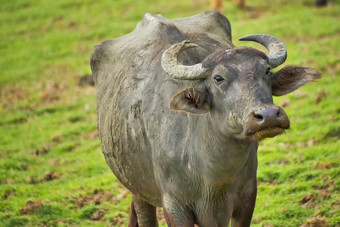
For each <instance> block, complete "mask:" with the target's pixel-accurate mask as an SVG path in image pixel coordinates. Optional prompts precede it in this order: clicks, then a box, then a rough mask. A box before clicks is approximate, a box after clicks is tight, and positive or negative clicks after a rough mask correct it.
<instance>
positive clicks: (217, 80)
mask: <svg viewBox="0 0 340 227" xmlns="http://www.w3.org/2000/svg"><path fill="white" fill-rule="evenodd" d="M214 80H215V82H217V83H219V82H221V81H223V80H224V78H223V77H221V76H219V75H216V76H214Z"/></svg>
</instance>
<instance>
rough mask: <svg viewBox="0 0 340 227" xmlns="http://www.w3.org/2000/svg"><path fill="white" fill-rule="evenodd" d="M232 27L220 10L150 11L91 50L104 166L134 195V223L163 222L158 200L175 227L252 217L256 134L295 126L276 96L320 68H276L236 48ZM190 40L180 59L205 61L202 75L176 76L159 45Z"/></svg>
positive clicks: (263, 135) (311, 77) (235, 222)
mask: <svg viewBox="0 0 340 227" xmlns="http://www.w3.org/2000/svg"><path fill="white" fill-rule="evenodd" d="M212 25H214V26H212ZM230 34H231V30H230V25H229V22H228V20H227V19H226V18H225V17H223V16H222V15H220V14H219V13H216V12H206V13H203V14H200V15H197V16H194V17H191V18H184V19H177V20H169V19H166V18H163V17H161V16H151V15H149V14H146V15H145V16H144V20H143V21H142V22H141V23H140V24H139V25H138V26H137V28H136V30H135V31H134V32H132V33H130V34H128V35H126V36H124V37H121V38H118V39H115V40H109V41H105V42H103V43H102V44H101V45H99V46H97V47H96V49H95V50H94V52H93V54H92V57H91V68H92V71H93V75H94V78H95V83H96V87H97V99H98V129H99V133H100V138H101V142H102V149H103V153H104V156H105V159H106V161H107V163H108V165H109V166H110V168H111V169H112V171H113V172H114V174H115V175H116V176H117V178H118V179H119V180H120V181H121V182H122V184H124V185H125V186H126V187H127V188H128V189H129V190H130V191H131V192H132V193H133V203H132V206H131V213H130V224H129V226H157V220H156V215H155V206H163V208H164V214H165V217H166V221H167V224H168V225H169V226H188V227H189V226H194V224H197V225H199V226H200V227H205V226H208V227H209V226H228V225H229V223H230V221H231V223H232V226H249V225H250V221H251V217H252V214H253V209H254V205H255V199H256V188H257V187H256V170H257V147H258V142H259V141H260V140H262V139H264V138H267V137H274V136H276V135H278V134H281V133H282V132H284V131H285V130H286V129H288V128H289V119H288V117H287V115H286V113H285V112H284V111H283V110H282V109H281V108H279V107H277V106H275V105H274V104H273V99H272V95H284V94H287V93H289V92H292V91H294V90H295V89H297V88H298V87H300V86H302V85H304V84H305V83H306V82H308V81H312V80H314V79H317V78H319V77H320V74H319V73H318V72H317V71H316V70H314V69H312V68H307V67H299V66H288V67H284V68H283V69H281V70H279V71H278V72H276V73H273V72H271V71H270V65H269V64H268V61H267V60H268V59H267V56H266V55H265V54H264V53H262V52H260V51H258V50H256V49H253V48H248V47H240V48H236V47H234V46H233V44H232V43H231V35H230ZM185 39H189V40H191V41H192V42H194V43H196V44H197V45H198V47H197V48H195V49H189V50H185V51H183V53H181V54H179V56H178V61H179V62H180V63H181V64H186V65H193V64H196V63H198V62H202V65H203V67H204V68H205V69H206V72H207V76H206V77H205V78H204V79H200V80H190V81H189V80H177V79H172V78H171V77H169V75H168V74H167V73H166V72H165V71H164V70H163V69H162V67H161V64H160V61H161V55H162V53H163V52H164V51H165V50H166V49H168V48H169V46H170V45H172V44H174V43H180V42H181V41H183V40H185ZM137 223H138V224H137Z"/></svg>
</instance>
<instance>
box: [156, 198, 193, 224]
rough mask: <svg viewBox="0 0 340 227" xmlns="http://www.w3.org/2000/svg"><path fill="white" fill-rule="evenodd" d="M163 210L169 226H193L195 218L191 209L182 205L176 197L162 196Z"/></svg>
mask: <svg viewBox="0 0 340 227" xmlns="http://www.w3.org/2000/svg"><path fill="white" fill-rule="evenodd" d="M163 212H164V217H165V220H166V223H167V225H168V226H169V227H194V224H195V220H194V215H193V213H192V211H190V210H189V209H188V208H187V207H183V206H182V205H181V204H180V203H179V202H178V201H176V199H171V198H169V197H167V196H164V197H163Z"/></svg>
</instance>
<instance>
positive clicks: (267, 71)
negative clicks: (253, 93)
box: [266, 67, 272, 76]
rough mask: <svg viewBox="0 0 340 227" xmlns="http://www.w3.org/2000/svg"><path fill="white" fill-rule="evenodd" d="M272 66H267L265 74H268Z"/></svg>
mask: <svg viewBox="0 0 340 227" xmlns="http://www.w3.org/2000/svg"><path fill="white" fill-rule="evenodd" d="M271 69H272V68H270V67H268V68H267V69H266V75H267V76H269V75H270V70H271Z"/></svg>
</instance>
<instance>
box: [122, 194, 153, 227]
mask: <svg viewBox="0 0 340 227" xmlns="http://www.w3.org/2000/svg"><path fill="white" fill-rule="evenodd" d="M156 226H158V223H157V217H156V207H154V206H152V205H151V204H149V203H148V202H145V201H144V200H143V199H141V198H140V197H139V196H138V195H136V194H132V203H131V209H130V218H129V227H156Z"/></svg>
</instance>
